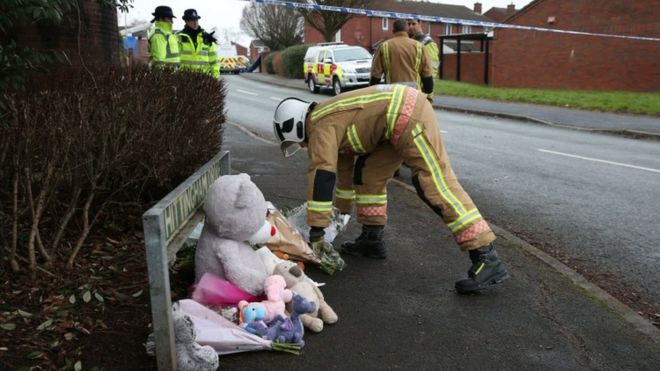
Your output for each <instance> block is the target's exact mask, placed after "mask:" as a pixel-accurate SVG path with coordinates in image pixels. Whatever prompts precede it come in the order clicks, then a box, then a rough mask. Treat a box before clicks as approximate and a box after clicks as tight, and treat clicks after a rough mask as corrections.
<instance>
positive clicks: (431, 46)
mask: <svg viewBox="0 0 660 371" xmlns="http://www.w3.org/2000/svg"><path fill="white" fill-rule="evenodd" d="M408 36H410V38H412V39H414V40H417V41H419V42H420V43H422V45H424V48H425V49H426V51H427V52H428V55H429V58H430V59H431V67H432V68H433V77H438V67H439V66H440V52H439V50H438V44H436V43H435V41H433V38H431V36H429V35H427V34H425V33H424V32H422V25H421V24H420V23H419V21H418V20H416V19H408Z"/></svg>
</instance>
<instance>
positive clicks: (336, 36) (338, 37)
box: [335, 29, 341, 42]
mask: <svg viewBox="0 0 660 371" xmlns="http://www.w3.org/2000/svg"><path fill="white" fill-rule="evenodd" d="M335 41H336V42H340V41H341V29H339V31H337V33H336V34H335Z"/></svg>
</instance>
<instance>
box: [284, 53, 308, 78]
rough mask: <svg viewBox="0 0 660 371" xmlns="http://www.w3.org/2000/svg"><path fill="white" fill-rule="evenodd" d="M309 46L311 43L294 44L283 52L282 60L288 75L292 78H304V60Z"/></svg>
mask: <svg viewBox="0 0 660 371" xmlns="http://www.w3.org/2000/svg"><path fill="white" fill-rule="evenodd" d="M308 48H309V45H294V46H291V47H288V48H286V49H284V51H283V52H282V61H283V63H284V73H285V76H286V77H288V78H290V79H302V78H304V74H303V62H304V59H305V53H306V52H307V49H308Z"/></svg>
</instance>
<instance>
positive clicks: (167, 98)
mask: <svg viewBox="0 0 660 371" xmlns="http://www.w3.org/2000/svg"><path fill="white" fill-rule="evenodd" d="M200 92H203V94H200ZM224 97H225V88H224V84H223V82H222V80H220V81H218V80H215V79H212V78H211V77H209V76H207V75H203V74H199V73H193V72H181V71H179V72H174V71H170V70H161V69H155V70H150V69H148V68H147V67H141V66H137V67H133V68H131V69H128V68H121V67H111V66H95V67H90V69H87V70H84V71H81V70H72V71H68V72H66V73H62V72H60V73H57V74H50V75H47V76H44V77H43V78H42V79H41V80H40V81H39V86H34V85H33V86H28V87H26V89H25V91H24V92H22V93H21V94H18V93H17V94H10V93H6V92H5V93H3V98H4V100H5V101H6V102H7V111H6V114H5V116H4V117H3V120H2V123H1V124H0V245H3V246H8V247H10V248H11V253H10V254H9V256H10V258H9V259H10V261H11V266H12V268H14V270H17V269H19V266H18V263H17V260H16V259H15V257H16V255H18V256H26V257H28V260H29V263H30V268H31V270H32V271H33V272H34V270H35V267H36V264H37V254H38V256H39V257H40V258H39V260H40V261H45V262H46V263H49V262H51V261H52V260H54V259H58V258H66V259H67V265H68V266H69V267H72V266H73V262H74V260H75V257H76V255H77V253H78V251H79V250H80V248H81V247H82V246H83V244H84V242H85V239H86V237H87V236H88V235H89V234H90V232H92V231H93V228H94V227H95V226H96V225H98V224H100V223H103V224H106V223H109V222H111V220H112V218H121V217H122V214H121V213H118V212H117V211H116V209H115V208H117V207H119V205H126V204H131V205H138V206H140V207H142V208H143V210H146V209H147V208H148V207H149V205H150V204H151V203H153V202H154V201H155V200H158V199H160V198H162V197H163V196H164V195H165V194H166V193H167V192H169V191H170V190H172V189H173V188H174V187H175V186H176V185H177V184H179V183H180V182H181V181H183V180H184V179H185V178H186V177H188V176H189V175H190V174H191V173H193V172H194V171H195V169H197V168H198V167H199V166H200V165H202V164H203V163H204V162H206V161H208V160H209V159H210V158H211V157H212V156H213V155H215V154H216V153H217V152H218V151H219V150H220V145H221V142H222V125H223V123H224V121H225V116H224ZM35 247H36V248H38V250H37V249H36V248H35Z"/></svg>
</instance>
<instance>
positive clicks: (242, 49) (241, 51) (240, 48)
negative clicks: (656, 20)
mask: <svg viewBox="0 0 660 371" xmlns="http://www.w3.org/2000/svg"><path fill="white" fill-rule="evenodd" d="M231 44H232V45H233V46H234V47H235V48H236V54H238V55H244V56H246V57H247V55H248V48H246V47H245V46H243V45H241V44H239V43H237V42H234V41H232V42H231Z"/></svg>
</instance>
